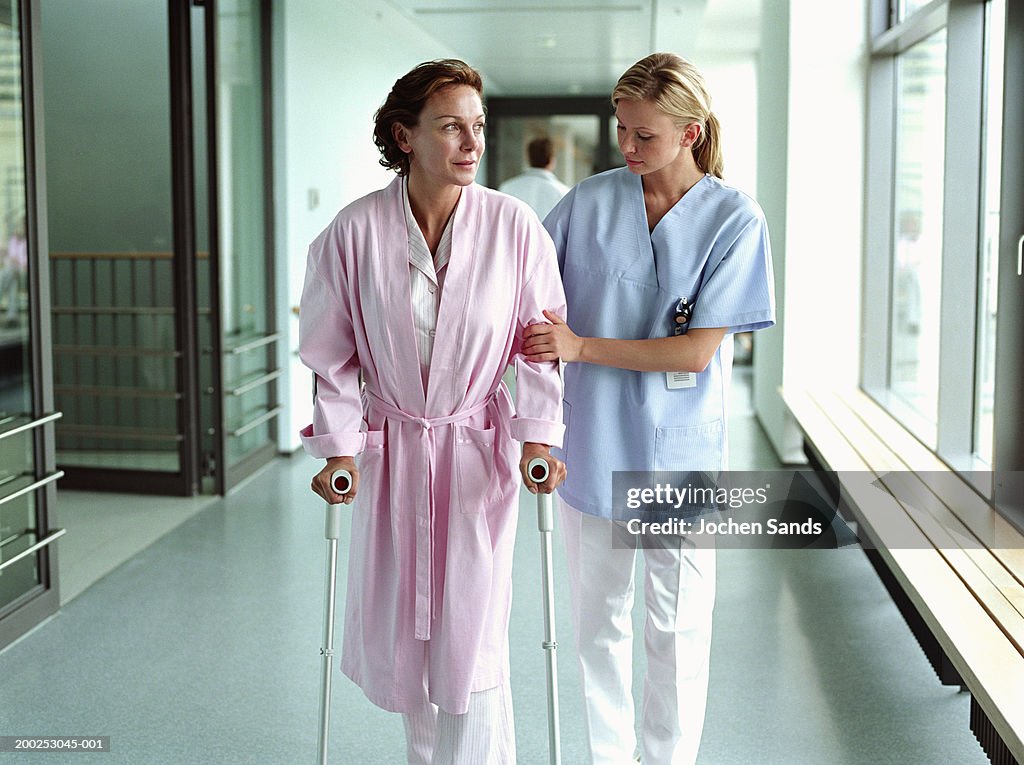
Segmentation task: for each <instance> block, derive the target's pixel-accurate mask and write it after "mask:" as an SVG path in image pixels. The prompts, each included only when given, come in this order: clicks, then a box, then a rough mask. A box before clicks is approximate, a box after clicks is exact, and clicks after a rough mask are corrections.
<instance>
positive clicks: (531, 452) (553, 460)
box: [519, 441, 565, 494]
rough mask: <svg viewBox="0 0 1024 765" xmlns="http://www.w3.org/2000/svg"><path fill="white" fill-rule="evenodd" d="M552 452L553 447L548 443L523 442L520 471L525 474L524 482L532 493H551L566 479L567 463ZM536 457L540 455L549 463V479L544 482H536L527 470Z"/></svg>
mask: <svg viewBox="0 0 1024 765" xmlns="http://www.w3.org/2000/svg"><path fill="white" fill-rule="evenodd" d="M550 452H551V447H550V446H548V445H547V444H536V443H533V442H531V441H527V442H526V443H524V444H523V456H522V459H520V460H519V473H520V474H521V475H522V476H523V483H524V484H525V485H526V489H527V491H529V492H530V493H531V494H536V493H537V492H542V493H544V494H550V493H551V492H553V491H554V490H555V489H556V488H558V486H560V485H561V483H562V481H564V480H565V463H564V462H562V461H561V460H560V459H558V458H557V457H552V456H551V453H550ZM535 457H540V458H541V459H543V460H544V461H545V462H547V463H548V479H547V480H546V481H545V482H544V483H536V482H535V481H534V480H533V479H532V478H530V476H529V475H528V474H527V472H526V466H527V465H529V464H530V461H531V460H533V459H534V458H535Z"/></svg>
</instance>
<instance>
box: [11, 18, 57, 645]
mask: <svg viewBox="0 0 1024 765" xmlns="http://www.w3.org/2000/svg"><path fill="white" fill-rule="evenodd" d="M28 5H29V4H28V3H27V2H24V3H21V4H19V3H6V4H0V183H2V186H0V648H2V647H3V646H5V645H7V644H8V643H10V642H11V641H13V640H14V639H16V638H17V637H19V636H20V635H21V634H23V633H24V632H26V631H27V630H29V629H31V628H32V627H33V626H35V625H36V624H38V623H39V622H40V621H42V620H43V619H45V618H46V617H47V616H49V615H50V614H52V613H53V612H55V611H56V610H57V608H58V606H59V592H58V587H57V577H56V571H57V553H56V546H55V545H53V542H54V541H56V540H57V539H59V538H60V537H61V535H62V534H63V531H62V530H58V529H53V528H51V521H52V520H54V518H53V512H52V510H53V507H54V496H55V484H54V482H55V481H56V480H57V479H58V478H60V477H61V473H59V472H57V471H56V470H55V469H54V466H53V461H54V460H53V440H54V436H53V423H54V421H56V420H57V419H58V418H59V417H60V414H59V413H57V412H54V411H53V401H52V390H51V386H50V384H49V377H50V369H49V349H50V337H49V317H48V315H47V313H46V312H45V311H44V310H43V306H44V305H45V303H46V289H45V287H46V281H47V272H46V269H45V267H43V266H42V265H41V264H42V263H45V250H46V248H45V245H44V242H43V239H44V237H43V236H42V235H41V234H42V233H44V232H45V226H41V225H40V223H39V216H38V214H37V211H38V210H41V209H45V205H43V204H40V200H44V199H45V192H44V189H43V186H42V184H40V183H37V180H38V173H37V168H36V167H35V161H36V159H35V158H36V156H37V151H36V145H35V130H34V125H35V122H36V113H35V109H34V101H33V98H32V96H33V94H34V93H35V92H36V90H35V85H34V83H33V72H34V71H36V67H34V66H33V64H34V55H35V48H34V47H33V44H32V41H33V39H34V35H33V31H35V30H37V29H38V25H37V21H36V19H34V18H33V17H31V16H30V15H29V14H27V13H26V10H27V7H28Z"/></svg>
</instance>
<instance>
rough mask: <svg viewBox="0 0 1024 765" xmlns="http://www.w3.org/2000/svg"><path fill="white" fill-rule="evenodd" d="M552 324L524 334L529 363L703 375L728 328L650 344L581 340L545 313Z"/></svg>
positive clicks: (697, 331)
mask: <svg viewBox="0 0 1024 765" xmlns="http://www.w3.org/2000/svg"><path fill="white" fill-rule="evenodd" d="M544 316H545V317H547V319H548V321H550V322H551V323H550V324H531V325H530V326H528V327H527V328H526V329H525V330H524V331H523V351H522V352H523V355H524V356H525V357H526V359H527V360H528V361H554V360H556V359H561V360H562V361H564V362H567V363H568V362H572V361H583V362H586V363H588V364H598V365H600V366H605V367H618V368H619V369H632V370H635V371H637V372H703V371H704V369H705V368H706V367H707V365H708V363H709V362H710V361H711V358H712V357H713V356H714V355H715V351H716V350H718V346H719V345H720V344H721V342H722V338H723V337H725V332H726V329H727V328H726V327H715V328H711V329H691V330H689V331H688V332H687V333H686V334H685V335H674V336H672V337H656V338H651V339H648V340H617V339H612V338H607V337H580V336H579V335H577V334H576V333H575V332H573V331H572V330H571V329H569V325H568V324H566V323H565V322H564V321H562V319H560V318H559V317H558V315H557V314H554V313H552V312H551V311H545V312H544Z"/></svg>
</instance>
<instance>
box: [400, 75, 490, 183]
mask: <svg viewBox="0 0 1024 765" xmlns="http://www.w3.org/2000/svg"><path fill="white" fill-rule="evenodd" d="M395 130H396V137H397V138H398V145H399V146H400V147H401V149H402V150H403V151H405V152H407V153H408V154H409V158H410V169H409V173H410V177H413V176H415V177H416V178H417V181H418V182H424V181H425V182H427V183H429V184H431V185H437V186H468V185H469V184H471V183H472V182H473V180H474V179H475V178H476V171H477V169H478V168H479V166H480V157H481V156H483V153H484V108H483V104H482V103H481V102H480V95H479V94H478V93H477V92H476V90H474V89H473V88H471V87H470V86H468V85H453V86H450V87H447V88H443V89H442V90H439V91H438V92H437V93H435V94H434V95H432V96H431V97H430V98H429V100H428V101H427V103H426V104H425V105H424V106H423V111H421V112H420V116H419V124H418V125H416V126H415V127H412V128H407V127H404V126H402V125H396V126H395Z"/></svg>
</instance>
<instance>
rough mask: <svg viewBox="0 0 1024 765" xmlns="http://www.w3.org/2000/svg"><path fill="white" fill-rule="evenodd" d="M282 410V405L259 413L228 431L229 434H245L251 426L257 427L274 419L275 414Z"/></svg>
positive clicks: (234, 436)
mask: <svg viewBox="0 0 1024 765" xmlns="http://www.w3.org/2000/svg"><path fill="white" fill-rule="evenodd" d="M283 411H284V407H283V406H275V407H274V408H273V409H271V410H270V411H268V412H266V413H265V414H261V415H260V416H259V417H257V418H256V419H255V420H251V421H250V422H247V423H245V425H242V426H241V427H239V428H235V429H234V430H232V431H231V432H230V434H229V435H230V436H231V437H232V438H238V436H242V435H245V434H246V433H248V432H249V431H250V430H252V429H253V428H256V427H259V426H260V425H262V424H263V423H265V422H269V421H270V420H272V419H274V418H275V417H277V415H279V414H281V412H283Z"/></svg>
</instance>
